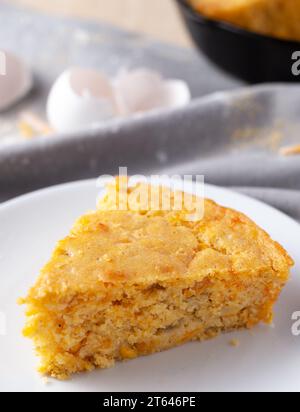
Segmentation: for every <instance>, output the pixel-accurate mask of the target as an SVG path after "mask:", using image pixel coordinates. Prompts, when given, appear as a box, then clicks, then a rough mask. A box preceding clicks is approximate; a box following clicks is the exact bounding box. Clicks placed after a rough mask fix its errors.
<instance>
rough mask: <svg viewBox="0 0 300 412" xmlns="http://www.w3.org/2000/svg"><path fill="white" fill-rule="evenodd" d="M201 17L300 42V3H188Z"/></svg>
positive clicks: (275, 0) (239, 0)
mask: <svg viewBox="0 0 300 412" xmlns="http://www.w3.org/2000/svg"><path fill="white" fill-rule="evenodd" d="M188 1H189V3H190V4H191V5H192V6H193V7H194V8H195V9H196V10H197V11H198V12H200V13H202V14H204V15H205V16H207V17H210V18H213V19H215V20H222V21H226V22H228V23H232V24H234V25H237V26H239V27H243V28H245V29H248V30H250V31H253V32H257V33H261V34H266V35H269V36H273V37H278V38H282V39H290V40H300V25H299V19H300V1H299V0H188Z"/></svg>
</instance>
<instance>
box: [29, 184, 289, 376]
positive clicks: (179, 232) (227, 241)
mask: <svg viewBox="0 0 300 412" xmlns="http://www.w3.org/2000/svg"><path fill="white" fill-rule="evenodd" d="M139 186H140V185H137V186H136V188H133V189H130V191H131V192H132V191H134V190H138V188H139ZM116 187H117V186H115V185H111V186H110V187H109V188H108V191H107V194H106V196H105V197H104V199H103V200H102V202H100V204H99V209H98V210H97V211H95V212H90V213H88V214H86V215H85V216H83V217H82V218H80V219H79V220H78V221H77V222H76V223H75V226H74V227H73V229H72V231H71V234H70V235H69V236H68V237H67V238H66V239H64V240H62V241H60V242H59V243H58V245H57V247H56V249H55V251H54V254H53V256H52V258H51V260H50V262H49V263H48V264H47V265H46V266H45V267H44V268H43V270H42V271H41V274H40V276H39V278H38V280H37V282H36V284H35V286H34V287H33V288H32V289H31V290H30V291H29V294H28V296H27V298H26V299H24V303H26V304H27V314H26V315H27V324H26V326H25V329H24V335H25V336H28V337H30V338H32V339H33V341H34V343H35V347H36V350H37V353H38V355H39V356H40V358H41V365H40V369H39V370H40V372H42V373H44V374H47V375H50V376H52V377H55V378H59V379H65V378H67V377H69V376H70V375H71V374H72V373H76V372H81V371H87V370H92V369H93V368H95V367H99V368H107V367H110V366H113V365H114V363H115V361H117V360H123V359H132V358H135V357H137V356H140V355H147V354H151V353H154V352H158V351H161V350H164V349H168V348H170V347H174V346H176V345H180V344H182V343H185V342H188V341H192V340H204V339H209V338H212V337H214V336H216V335H218V334H219V333H221V332H226V331H231V330H235V329H240V328H251V327H253V326H254V325H256V324H257V323H259V322H261V321H262V322H271V320H272V307H273V305H274V303H275V302H276V300H277V298H278V296H279V294H280V292H281V290H282V288H283V287H284V285H285V283H286V281H287V280H288V277H289V270H290V267H291V266H292V265H293V261H292V259H291V258H290V257H289V256H288V254H287V253H286V252H285V250H284V249H283V248H282V247H281V246H280V245H279V244H278V243H276V242H274V241H272V240H271V238H270V237H269V236H268V235H267V234H266V233H265V232H264V231H263V230H261V229H260V228H258V227H257V226H256V225H255V224H254V223H253V222H252V221H251V220H250V219H248V218H247V217H246V216H244V215H242V214H241V213H238V212H236V211H234V210H231V209H227V208H223V207H221V206H219V205H217V204H216V203H214V202H213V201H211V200H205V214H204V218H203V219H202V220H199V221H193V222H191V221H187V220H186V218H185V217H186V210H182V211H159V212H152V211H147V210H141V209H139V207H136V208H135V211H132V210H129V211H117V210H111V209H112V205H113V202H112V199H113V192H114V190H116ZM137 206H138V205H137Z"/></svg>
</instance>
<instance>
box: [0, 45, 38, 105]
mask: <svg viewBox="0 0 300 412" xmlns="http://www.w3.org/2000/svg"><path fill="white" fill-rule="evenodd" d="M0 60H1V62H0V63H1V73H0V111H4V110H7V109H9V108H10V107H11V106H13V105H14V104H15V103H17V102H18V101H19V100H21V99H22V98H23V97H25V95H26V94H27V93H28V92H29V91H30V89H31V87H32V84H33V79H32V73H31V71H30V69H29V68H28V67H27V65H26V64H25V63H24V62H23V61H22V60H21V59H20V58H19V57H17V56H15V55H14V54H12V53H10V52H7V51H0Z"/></svg>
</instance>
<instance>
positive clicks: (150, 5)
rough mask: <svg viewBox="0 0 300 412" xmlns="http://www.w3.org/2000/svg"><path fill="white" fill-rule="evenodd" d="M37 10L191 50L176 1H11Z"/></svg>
mask: <svg viewBox="0 0 300 412" xmlns="http://www.w3.org/2000/svg"><path fill="white" fill-rule="evenodd" d="M11 3H13V4H18V5H22V6H29V7H33V8H35V9H37V10H42V11H44V12H49V13H53V14H56V15H64V16H71V17H80V18H85V19H94V20H95V19H96V20H101V21H104V22H108V23H112V24H114V25H117V26H119V27H121V28H123V29H127V30H132V31H138V32H141V33H145V34H148V35H150V36H153V37H154V38H156V39H159V40H162V41H167V42H171V43H173V44H177V45H181V46H187V47H188V46H191V41H190V38H189V36H188V34H187V32H186V30H185V27H184V25H183V23H182V21H181V19H180V17H179V13H178V10H177V7H176V5H175V3H174V1H173V0H84V1H82V0H43V1H40V0H11Z"/></svg>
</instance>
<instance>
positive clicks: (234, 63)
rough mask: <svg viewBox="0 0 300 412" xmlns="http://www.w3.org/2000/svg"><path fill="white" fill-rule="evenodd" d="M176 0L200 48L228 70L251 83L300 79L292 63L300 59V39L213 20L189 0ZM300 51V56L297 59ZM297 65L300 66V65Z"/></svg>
mask: <svg viewBox="0 0 300 412" xmlns="http://www.w3.org/2000/svg"><path fill="white" fill-rule="evenodd" d="M176 1H177V3H178V5H179V8H180V10H181V14H182V16H183V18H184V20H185V22H186V25H187V27H188V29H189V31H190V33H191V35H192V38H193V39H194V41H195V43H196V44H197V46H198V48H199V49H200V50H201V51H202V52H203V53H204V54H205V55H206V56H207V57H208V58H209V59H210V60H211V61H213V62H214V63H215V64H217V65H218V66H219V67H221V68H222V69H224V70H225V71H227V72H229V73H231V74H233V75H235V76H237V77H239V78H241V79H243V80H246V81H248V82H250V83H261V82H277V81H278V82H279V81H280V82H282V81H289V82H291V81H294V82H297V81H300V75H295V74H293V72H292V66H293V65H297V61H300V42H296V41H288V40H280V39H276V38H273V37H269V36H264V35H260V34H256V33H252V32H250V31H247V30H243V29H241V28H239V27H236V26H234V25H231V24H228V23H224V22H221V21H215V20H211V19H208V18H206V17H204V16H203V15H201V14H200V13H198V12H196V11H194V10H193V9H192V7H191V6H190V5H189V4H187V2H186V0H176ZM299 24H300V23H299ZM297 51H299V56H298V58H297V59H296V57H294V59H293V58H292V56H293V54H294V53H295V52H297ZM296 68H298V69H300V64H299V65H297V67H296Z"/></svg>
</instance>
